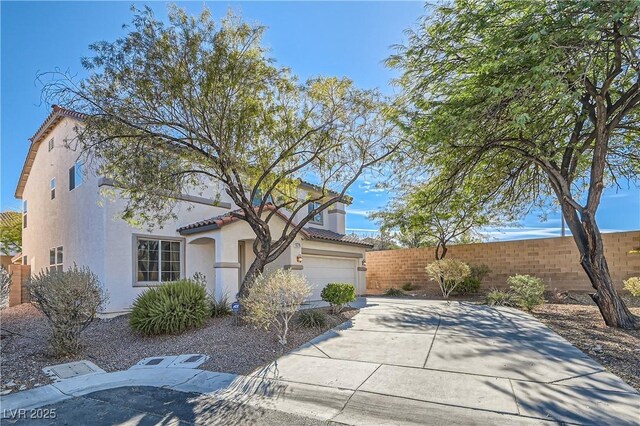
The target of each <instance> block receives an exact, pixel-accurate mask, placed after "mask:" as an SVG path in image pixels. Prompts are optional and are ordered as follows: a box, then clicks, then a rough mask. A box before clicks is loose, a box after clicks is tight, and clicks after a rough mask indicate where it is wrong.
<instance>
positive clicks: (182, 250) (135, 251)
mask: <svg viewBox="0 0 640 426" xmlns="http://www.w3.org/2000/svg"><path fill="white" fill-rule="evenodd" d="M140 240H147V241H157V242H158V280H157V281H139V280H138V241H140ZM163 241H164V242H173V243H176V242H177V243H179V244H180V273H179V277H178V279H184V278H185V276H186V275H185V269H186V264H187V263H186V261H185V253H186V247H185V246H186V239H185V238H180V237H172V236H164V235H145V234H133V236H132V244H131V248H132V256H131V257H132V259H133V265H132V278H133V280H132V283H133V287H156V286H159V285H162V284H164V283H166V282H170V281H162V242H163Z"/></svg>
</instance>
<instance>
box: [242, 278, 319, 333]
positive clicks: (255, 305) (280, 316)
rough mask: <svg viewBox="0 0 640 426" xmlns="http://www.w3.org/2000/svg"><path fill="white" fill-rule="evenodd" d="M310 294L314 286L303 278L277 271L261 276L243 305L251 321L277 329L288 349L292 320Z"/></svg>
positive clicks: (243, 299) (252, 285) (253, 284)
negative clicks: (288, 334)
mask: <svg viewBox="0 0 640 426" xmlns="http://www.w3.org/2000/svg"><path fill="white" fill-rule="evenodd" d="M310 295H311V286H309V283H308V282H307V279H306V278H305V277H304V276H303V275H301V274H299V273H296V272H294V271H291V270H284V269H277V270H276V271H274V272H272V273H269V274H260V275H258V276H257V277H256V278H255V279H254V281H253V283H252V284H251V286H250V288H249V291H248V295H247V296H245V297H244V298H242V299H241V302H242V305H243V307H244V309H245V310H246V312H247V318H248V320H249V321H250V322H252V323H254V324H255V325H257V326H259V327H263V328H265V329H267V330H268V329H269V328H271V327H274V328H275V329H276V332H277V335H278V342H279V343H280V344H281V345H282V346H284V345H286V344H287V333H288V332H289V322H290V321H291V318H292V317H293V316H294V314H295V313H296V312H298V310H299V309H300V306H301V305H302V303H303V302H304V301H305V299H306V298H307V297H309V296H310Z"/></svg>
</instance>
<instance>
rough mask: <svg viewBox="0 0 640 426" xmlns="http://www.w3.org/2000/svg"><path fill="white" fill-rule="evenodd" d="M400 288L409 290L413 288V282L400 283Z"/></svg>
mask: <svg viewBox="0 0 640 426" xmlns="http://www.w3.org/2000/svg"><path fill="white" fill-rule="evenodd" d="M402 290H403V291H411V290H413V284H411V283H404V284H402Z"/></svg>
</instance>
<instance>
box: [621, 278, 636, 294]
mask: <svg viewBox="0 0 640 426" xmlns="http://www.w3.org/2000/svg"><path fill="white" fill-rule="evenodd" d="M624 289H625V290H627V291H628V292H629V293H631V295H632V296H636V297H640V277H631V278H629V279H628V280H626V281H625V282H624Z"/></svg>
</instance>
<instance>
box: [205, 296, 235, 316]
mask: <svg viewBox="0 0 640 426" xmlns="http://www.w3.org/2000/svg"><path fill="white" fill-rule="evenodd" d="M209 313H210V314H211V316H212V317H213V318H218V317H226V316H227V315H231V314H232V312H231V304H230V303H229V299H228V298H227V296H222V297H220V298H219V299H216V298H215V297H214V296H210V297H209Z"/></svg>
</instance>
